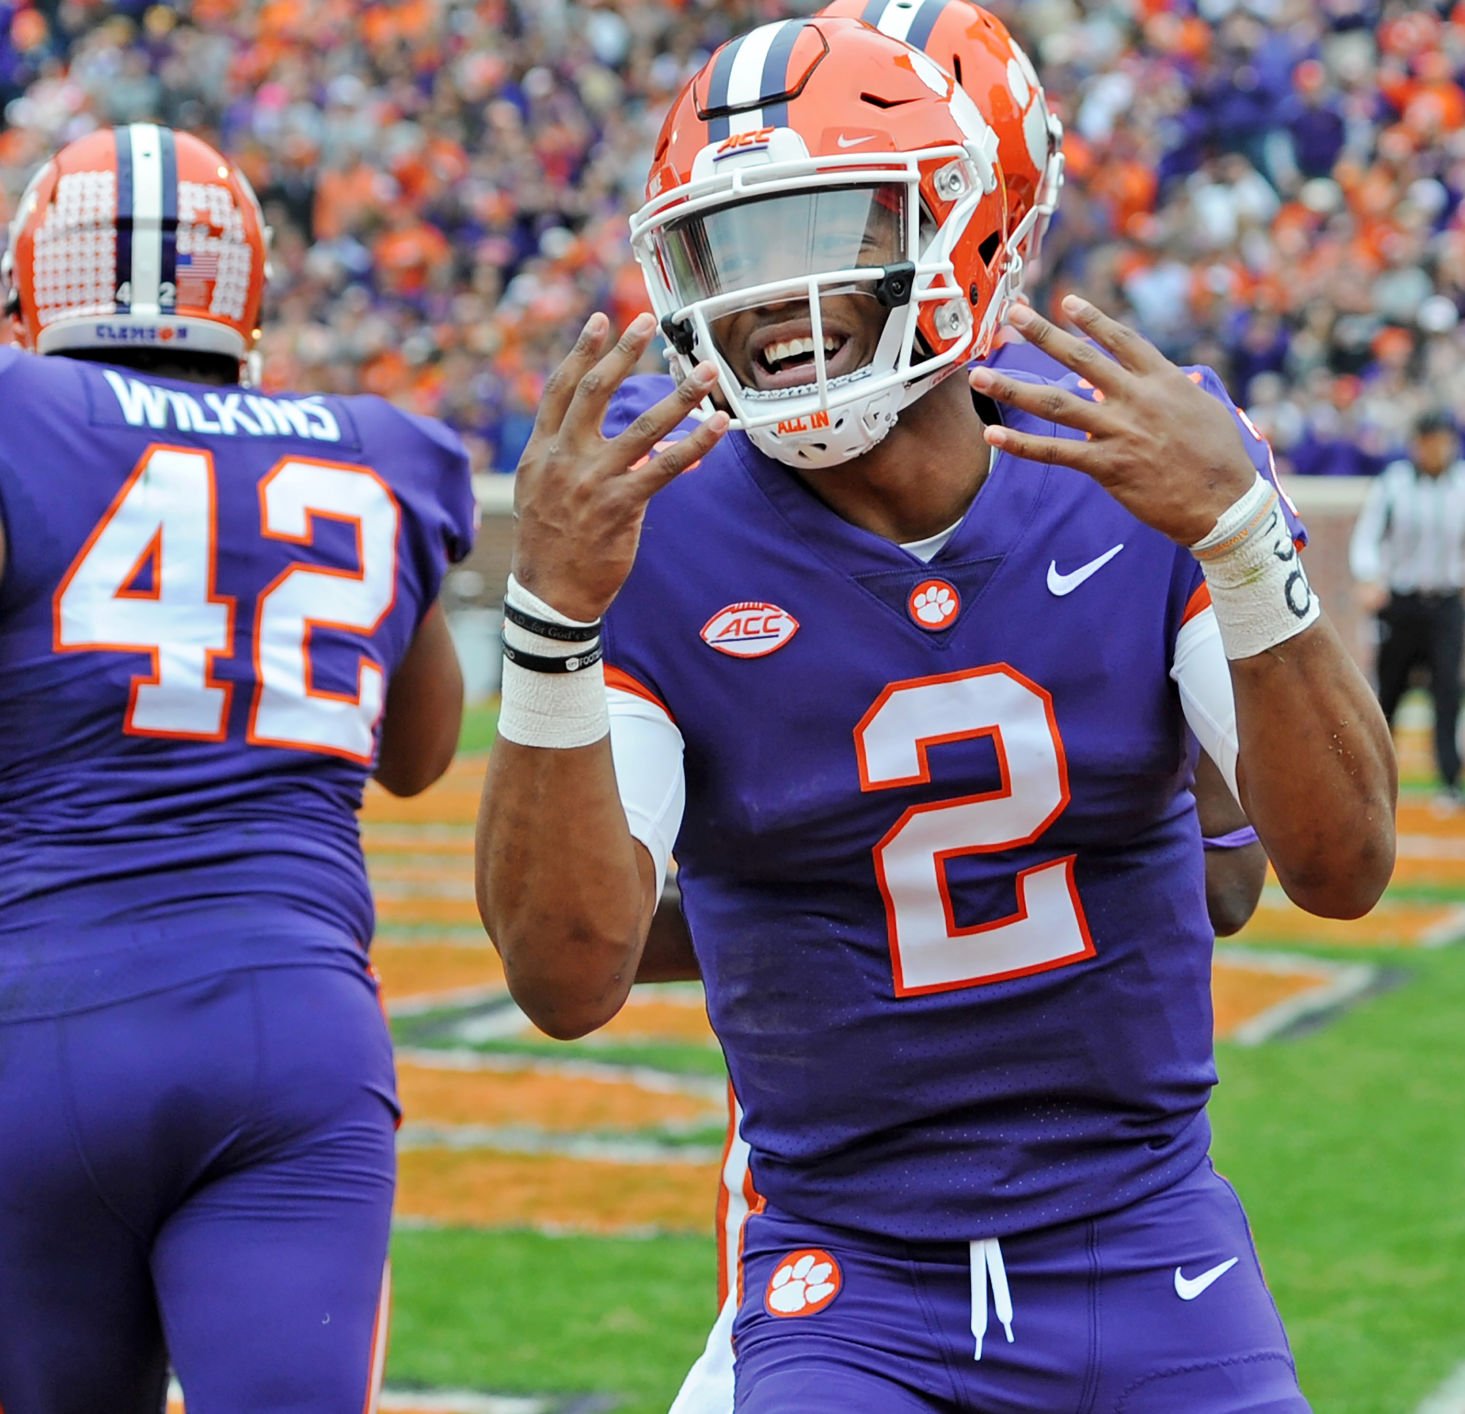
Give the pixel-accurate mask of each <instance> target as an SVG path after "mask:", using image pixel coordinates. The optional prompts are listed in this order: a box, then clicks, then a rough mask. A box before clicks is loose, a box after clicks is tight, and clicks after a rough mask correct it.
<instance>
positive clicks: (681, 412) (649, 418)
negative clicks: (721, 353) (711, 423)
mask: <svg viewBox="0 0 1465 1414" xmlns="http://www.w3.org/2000/svg"><path fill="white" fill-rule="evenodd" d="M716 382H717V365H716V364H715V363H699V364H698V365H697V366H696V367H695V368H694V369H693V370H692V372H691V374H690V375H689V376H688V377H687V378H686V379H685V380H684V381H683V382H681V383H679V384H677V386H676V388H675V389H673V390H672V391H671V392H670V393H668V394H667V395H666V397H664V398H663V399H662V400H661V401H660V402H659V403H656V404H654V405H653V406H651V407H649V408H647V409H646V411H645V412H643V413H642V414H641V415H640V416H639V417H638V418H636V419H635V420H634V421H633V422H631V423H630V424H629V425H628V426H627V427H626V428H625V430H624V431H622V432H621V434H620V435H619V436H618V437H615V438H614V439H613V440H612V445H614V446H615V447H616V449H617V451H618V452H619V454H620V457H621V459H622V460H621V462H620V464H621V465H622V466H626V467H631V466H635V465H636V464H638V463H639V462H640V461H642V460H643V459H644V458H645V456H646V455H647V453H648V452H650V451H651V449H652V448H653V447H654V446H655V445H656V444H657V443H658V442H659V441H661V439H662V438H663V437H665V436H666V434H667V433H668V432H670V431H671V430H672V429H673V428H675V427H677V426H678V425H679V424H680V423H682V422H685V421H686V419H687V418H688V416H690V414H691V413H692V410H693V409H694V408H696V407H697V406H698V405H699V404H700V403H701V402H703V401H704V400H705V399H706V397H707V394H708V393H710V392H711V391H712V385H713V384H714V383H716Z"/></svg>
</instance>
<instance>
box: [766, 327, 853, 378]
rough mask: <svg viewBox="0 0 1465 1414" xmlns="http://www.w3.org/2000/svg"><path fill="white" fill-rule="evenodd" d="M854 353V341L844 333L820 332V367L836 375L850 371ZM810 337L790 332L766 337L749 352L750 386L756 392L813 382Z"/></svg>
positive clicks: (813, 365) (828, 373) (812, 358)
mask: <svg viewBox="0 0 1465 1414" xmlns="http://www.w3.org/2000/svg"><path fill="white" fill-rule="evenodd" d="M855 357H856V354H855V348H854V341H853V340H852V339H850V338H849V337H848V335H845V334H839V333H831V332H828V331H826V332H825V334H824V370H825V374H826V376H828V377H830V378H836V377H838V376H839V375H841V374H843V373H848V372H851V371H852V365H853V363H854V360H855ZM815 366H816V365H815V361H814V339H813V336H812V335H811V334H794V335H789V336H785V337H781V338H780V337H775V338H771V339H769V340H768V341H767V342H766V343H765V344H764V345H763V347H762V348H761V349H759V350H758V351H757V352H756V353H754V355H753V360H752V373H753V386H754V387H755V388H757V389H758V390H759V391H760V392H762V391H768V390H771V389H782V388H801V387H805V386H807V385H809V384H811V383H813V382H814V378H815Z"/></svg>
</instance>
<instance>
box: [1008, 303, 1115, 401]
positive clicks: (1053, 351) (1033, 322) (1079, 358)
mask: <svg viewBox="0 0 1465 1414" xmlns="http://www.w3.org/2000/svg"><path fill="white" fill-rule="evenodd" d="M1007 322H1008V323H1009V324H1011V325H1012V327H1013V328H1014V329H1016V330H1017V332H1018V333H1019V334H1021V335H1022V336H1023V338H1025V339H1026V340H1027V341H1028V343H1030V344H1036V345H1037V346H1038V347H1039V348H1040V349H1042V351H1043V352H1044V353H1045V354H1049V355H1051V356H1052V357H1053V358H1056V359H1057V360H1058V362H1059V363H1061V364H1063V365H1064V366H1065V367H1066V368H1071V369H1072V370H1073V371H1074V372H1075V373H1081V374H1082V375H1083V376H1084V377H1085V378H1087V379H1088V380H1089V382H1090V383H1092V384H1093V385H1094V387H1096V388H1101V389H1103V390H1104V391H1105V392H1109V393H1117V392H1118V391H1119V389H1120V388H1121V387H1122V386H1123V384H1124V382H1125V379H1126V377H1127V375H1126V373H1125V371H1124V369H1123V368H1121V367H1120V365H1119V364H1117V363H1115V362H1114V360H1113V359H1112V358H1110V357H1109V356H1108V355H1107V354H1106V353H1104V351H1103V350H1102V349H1096V348H1095V347H1094V346H1093V345H1092V344H1091V343H1089V342H1088V341H1087V340H1085V339H1080V338H1077V337H1076V336H1075V335H1073V334H1070V333H1069V332H1068V331H1067V330H1066V329H1060V328H1059V327H1058V326H1057V325H1056V324H1054V323H1053V322H1052V321H1051V320H1048V319H1044V318H1043V316H1042V315H1041V314H1039V313H1038V311H1037V310H1035V309H1032V308H1030V307H1029V306H1027V305H1025V304H1015V305H1012V306H1011V307H1009V309H1008V311H1007Z"/></svg>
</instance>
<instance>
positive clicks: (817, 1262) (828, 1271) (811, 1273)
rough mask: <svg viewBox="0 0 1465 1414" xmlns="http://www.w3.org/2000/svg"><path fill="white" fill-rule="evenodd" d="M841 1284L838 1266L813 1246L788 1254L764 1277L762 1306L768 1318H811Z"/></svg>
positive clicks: (842, 1282) (826, 1303) (828, 1300)
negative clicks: (765, 1286)
mask: <svg viewBox="0 0 1465 1414" xmlns="http://www.w3.org/2000/svg"><path fill="white" fill-rule="evenodd" d="M843 1285H844V1278H843V1276H842V1275H841V1274H840V1270H839V1263H838V1262H836V1261H835V1260H834V1258H833V1257H831V1256H830V1255H829V1253H828V1252H825V1251H822V1250H821V1249H819V1248H817V1247H805V1248H802V1249H801V1250H800V1251H798V1252H790V1253H789V1254H788V1256H787V1257H785V1258H784V1259H783V1260H782V1261H781V1262H780V1263H779V1264H778V1265H777V1266H776V1267H775V1268H774V1269H773V1275H772V1276H771V1277H769V1278H768V1290H767V1291H766V1292H764V1294H763V1305H764V1306H765V1307H766V1308H767V1310H768V1314H769V1315H770V1316H812V1315H813V1314H814V1313H815V1312H816V1311H822V1310H823V1309H824V1308H825V1307H826V1306H827V1305H829V1303H830V1302H831V1301H833V1300H834V1298H835V1297H836V1296H838V1295H839V1292H840V1288H841V1287H842V1286H843Z"/></svg>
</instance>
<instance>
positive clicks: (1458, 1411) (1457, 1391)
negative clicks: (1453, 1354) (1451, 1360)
mask: <svg viewBox="0 0 1465 1414" xmlns="http://www.w3.org/2000/svg"><path fill="white" fill-rule="evenodd" d="M1415 1414H1465V1364H1462V1365H1458V1366H1456V1368H1455V1370H1454V1372H1453V1373H1452V1374H1451V1375H1450V1377H1449V1378H1448V1379H1447V1380H1446V1381H1445V1382H1444V1384H1442V1385H1441V1386H1440V1387H1439V1388H1438V1389H1437V1390H1435V1392H1434V1393H1433V1394H1432V1395H1430V1396H1429V1398H1428V1399H1426V1400H1425V1401H1424V1403H1423V1404H1421V1405H1420V1406H1419V1408H1418V1410H1416V1411H1415Z"/></svg>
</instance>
